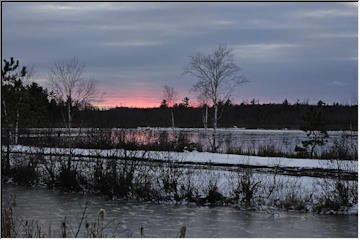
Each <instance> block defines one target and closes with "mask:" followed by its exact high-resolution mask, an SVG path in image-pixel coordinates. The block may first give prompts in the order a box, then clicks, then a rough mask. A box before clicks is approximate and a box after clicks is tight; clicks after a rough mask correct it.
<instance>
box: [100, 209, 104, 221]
mask: <svg viewBox="0 0 360 240" xmlns="http://www.w3.org/2000/svg"><path fill="white" fill-rule="evenodd" d="M99 217H100V220H101V221H104V218H105V209H103V208H101V209H100V211H99Z"/></svg>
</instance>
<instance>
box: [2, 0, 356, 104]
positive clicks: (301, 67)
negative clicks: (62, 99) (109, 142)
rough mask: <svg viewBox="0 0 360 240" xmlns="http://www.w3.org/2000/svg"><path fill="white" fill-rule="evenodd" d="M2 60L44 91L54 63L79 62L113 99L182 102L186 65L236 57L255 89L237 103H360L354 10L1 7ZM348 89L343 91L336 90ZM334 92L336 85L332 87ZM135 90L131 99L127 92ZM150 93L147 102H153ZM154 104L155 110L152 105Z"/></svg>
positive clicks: (187, 83)
mask: <svg viewBox="0 0 360 240" xmlns="http://www.w3.org/2000/svg"><path fill="white" fill-rule="evenodd" d="M2 6H3V9H2V10H3V16H2V20H3V21H2V27H3V43H2V44H3V45H2V47H3V48H2V49H3V57H4V58H8V57H10V56H14V57H16V58H18V59H20V61H21V62H22V63H24V64H35V65H36V66H37V72H38V74H37V75H36V76H37V77H38V81H39V82H40V83H41V84H45V82H46V78H47V72H48V68H49V67H50V66H51V64H52V63H53V62H54V61H55V60H59V59H63V58H71V57H73V56H76V57H78V58H79V59H80V60H81V61H83V62H85V63H86V75H87V76H88V77H91V78H95V79H96V82H97V85H98V86H99V88H102V89H105V90H106V92H107V93H108V94H109V97H110V96H111V97H112V98H119V99H120V98H121V99H126V98H128V97H132V96H134V94H136V92H137V91H138V92H139V94H138V97H143V98H144V99H157V98H158V96H159V95H161V87H162V86H163V85H164V84H168V85H173V86H174V87H176V88H177V89H178V91H179V94H180V95H191V96H192V97H193V99H194V98H195V96H193V94H192V93H190V92H189V89H190V88H191V86H192V84H193V82H194V79H191V78H189V77H187V76H183V75H182V74H181V73H182V71H183V68H184V66H185V65H186V64H187V62H188V61H189V56H191V55H193V54H195V53H197V52H203V53H207V52H209V51H211V50H212V49H214V48H215V47H216V46H217V45H218V44H227V45H228V46H230V47H232V48H233V49H234V55H235V59H236V61H237V63H238V64H239V65H240V67H241V68H242V69H243V71H244V75H245V76H246V77H247V79H249V80H250V83H249V84H247V85H244V86H243V87H241V88H240V89H238V90H236V91H235V94H234V95H235V96H234V101H235V102H237V101H241V100H243V99H251V98H258V99H260V100H263V101H282V100H283V99H284V98H288V99H289V100H290V101H296V99H309V100H310V101H314V102H316V101H317V100H319V99H323V100H325V101H328V102H333V101H339V102H346V101H348V96H350V95H357V74H358V73H357V36H358V33H357V7H356V4H352V3H161V4H159V3H100V2H97V3H81V2H79V3H49V2H46V3H20V2H18V3H16V2H6V3H3V4H2ZM336 82H341V83H343V85H342V86H341V89H340V90H339V89H337V88H336V87H334V83H336ZM335 85H336V84H335ZM127 89H128V91H127ZM146 92H148V93H146ZM149 101H150V100H149Z"/></svg>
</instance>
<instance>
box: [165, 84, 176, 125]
mask: <svg viewBox="0 0 360 240" xmlns="http://www.w3.org/2000/svg"><path fill="white" fill-rule="evenodd" d="M163 97H164V99H165V100H166V102H167V104H168V107H169V108H170V111H171V127H172V128H174V127H175V119H174V104H175V101H176V97H177V93H176V91H175V90H174V88H173V87H170V86H168V85H165V86H164V92H163Z"/></svg>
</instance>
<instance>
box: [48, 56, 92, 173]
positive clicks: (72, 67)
mask: <svg viewBox="0 0 360 240" xmlns="http://www.w3.org/2000/svg"><path fill="white" fill-rule="evenodd" d="M84 68H85V65H84V64H83V63H80V62H79V61H78V60H77V58H72V59H65V60H62V61H57V62H55V63H54V65H53V67H52V68H51V69H50V74H49V81H50V85H51V90H52V91H53V96H54V98H55V100H56V101H57V102H58V103H63V104H65V108H66V113H64V112H62V116H63V120H64V125H65V127H66V128H67V130H68V135H69V160H68V169H70V164H71V139H70V137H71V124H72V119H73V108H74V107H81V106H85V105H86V104H89V102H90V100H91V99H92V98H94V97H95V96H96V93H97V92H96V89H95V84H94V82H93V81H91V80H87V79H84V78H83V77H82V74H83V72H84Z"/></svg>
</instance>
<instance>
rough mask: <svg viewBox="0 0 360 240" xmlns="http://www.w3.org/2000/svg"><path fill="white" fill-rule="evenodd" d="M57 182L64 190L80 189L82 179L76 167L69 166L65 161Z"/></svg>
mask: <svg viewBox="0 0 360 240" xmlns="http://www.w3.org/2000/svg"><path fill="white" fill-rule="evenodd" d="M57 184H58V186H59V187H60V188H61V189H62V190H63V191H80V190H81V186H80V179H79V178H78V172H77V170H76V168H72V167H70V168H69V166H66V165H65V164H64V163H63V164H62V165H61V168H60V172H59V175H58V177H57Z"/></svg>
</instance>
